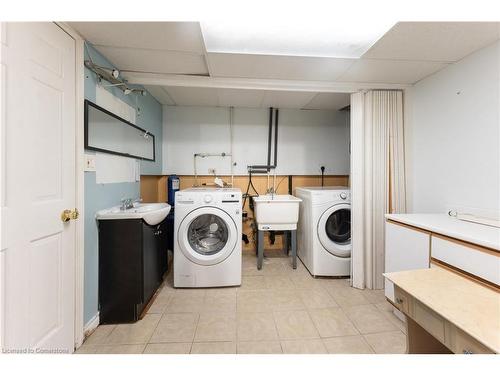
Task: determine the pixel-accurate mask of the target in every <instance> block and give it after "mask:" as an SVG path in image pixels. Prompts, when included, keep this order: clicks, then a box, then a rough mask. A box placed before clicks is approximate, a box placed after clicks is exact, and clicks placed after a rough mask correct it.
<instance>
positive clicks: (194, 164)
mask: <svg viewBox="0 0 500 375" xmlns="http://www.w3.org/2000/svg"><path fill="white" fill-rule="evenodd" d="M227 156H230V157H231V160H232V154H231V153H230V154H228V153H225V152H221V153H220V154H218V153H209V152H200V153H196V154H194V155H193V168H194V186H199V185H198V172H197V167H196V160H197V158H207V157H221V158H225V157H227Z"/></svg>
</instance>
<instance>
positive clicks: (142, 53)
mask: <svg viewBox="0 0 500 375" xmlns="http://www.w3.org/2000/svg"><path fill="white" fill-rule="evenodd" d="M96 49H97V50H98V51H99V52H100V53H102V54H103V55H104V56H105V57H106V58H107V59H108V60H109V61H111V63H113V65H115V66H116V67H118V69H121V70H130V71H134V72H148V73H167V74H169V73H171V74H199V75H207V74H208V70H207V66H206V64H205V58H204V57H203V56H202V55H198V54H194V53H188V52H176V51H160V50H151V49H138V48H120V47H102V46H97V47H96Z"/></svg>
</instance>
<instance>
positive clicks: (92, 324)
mask: <svg viewBox="0 0 500 375" xmlns="http://www.w3.org/2000/svg"><path fill="white" fill-rule="evenodd" d="M98 326H99V313H97V314H96V315H95V316H94V317H93V318H92V319H90V320H89V321H88V322H87V323H86V324H85V326H84V327H83V337H84V338H87V337H89V336H90V335H91V334H92V332H94V331H95V329H96V328H97V327H98Z"/></svg>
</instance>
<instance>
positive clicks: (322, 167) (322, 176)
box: [321, 165, 325, 187]
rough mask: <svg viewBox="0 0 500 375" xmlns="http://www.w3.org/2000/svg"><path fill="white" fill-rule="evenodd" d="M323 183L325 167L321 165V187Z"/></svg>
mask: <svg viewBox="0 0 500 375" xmlns="http://www.w3.org/2000/svg"><path fill="white" fill-rule="evenodd" d="M324 181H325V167H324V166H323V165H322V166H321V187H323V186H324Z"/></svg>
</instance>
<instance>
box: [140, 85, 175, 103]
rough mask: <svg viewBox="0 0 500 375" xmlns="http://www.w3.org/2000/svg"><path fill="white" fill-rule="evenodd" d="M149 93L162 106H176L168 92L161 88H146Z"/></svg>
mask: <svg viewBox="0 0 500 375" xmlns="http://www.w3.org/2000/svg"><path fill="white" fill-rule="evenodd" d="M144 87H145V89H146V90H148V92H149V93H150V94H151V95H153V96H154V98H155V99H156V100H158V101H159V102H160V103H161V104H164V105H175V102H174V101H173V100H172V98H171V97H170V95H168V92H167V91H166V90H165V89H164V88H163V87H161V86H144Z"/></svg>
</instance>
